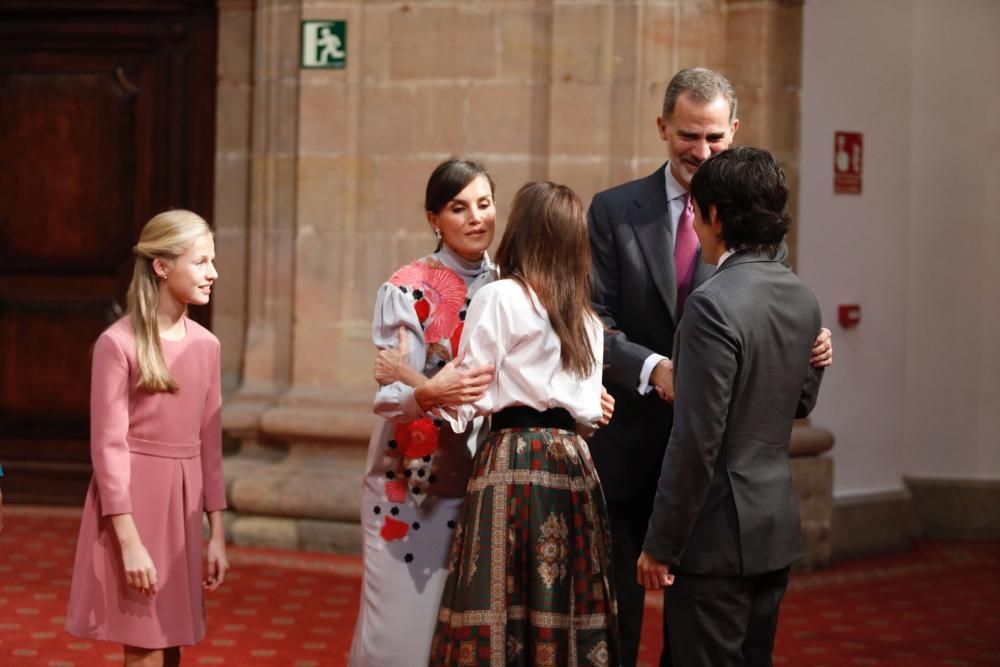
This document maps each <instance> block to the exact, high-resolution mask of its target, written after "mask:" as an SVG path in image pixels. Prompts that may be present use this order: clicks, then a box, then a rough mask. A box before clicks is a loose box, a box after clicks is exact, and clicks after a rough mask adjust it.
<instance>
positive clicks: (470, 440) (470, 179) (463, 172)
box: [349, 160, 496, 667]
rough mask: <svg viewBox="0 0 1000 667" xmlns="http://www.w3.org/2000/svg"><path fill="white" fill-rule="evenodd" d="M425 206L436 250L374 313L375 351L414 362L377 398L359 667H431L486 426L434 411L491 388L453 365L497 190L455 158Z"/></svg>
mask: <svg viewBox="0 0 1000 667" xmlns="http://www.w3.org/2000/svg"><path fill="white" fill-rule="evenodd" d="M425 209H426V212H427V220H428V222H429V223H430V226H431V228H432V230H433V231H434V233H435V235H436V236H437V238H438V241H439V243H438V248H437V250H436V251H435V252H434V253H433V254H431V255H428V256H426V257H423V258H421V259H418V260H417V261H415V262H413V263H411V264H408V265H406V266H404V267H402V268H400V269H399V270H397V271H396V272H395V273H394V274H393V275H392V277H391V278H390V279H389V281H388V282H386V283H385V284H384V285H383V286H382V287H381V288H380V289H379V292H378V297H377V300H376V304H375V318H374V322H373V324H372V338H373V340H374V343H375V345H376V346H377V347H379V348H380V349H386V348H396V350H397V351H398V352H402V353H403V354H404V355H406V358H407V359H406V360H407V361H408V364H402V365H400V367H398V368H396V369H395V372H394V374H393V375H394V377H398V378H399V381H396V382H391V383H389V384H385V385H382V386H380V387H379V389H378V392H377V393H376V395H375V405H374V409H375V413H376V414H377V415H378V416H379V420H378V423H377V425H376V427H375V431H374V433H373V434H372V439H371V442H370V443H369V445H368V459H367V464H366V473H365V479H364V486H363V493H362V501H361V523H362V528H363V531H364V540H363V559H364V578H363V584H362V590H361V608H360V611H359V614H358V621H357V625H356V626H355V630H354V641H353V643H352V646H351V655H350V660H349V664H350V665H351V666H352V667H382V666H388V665H391V666H392V667H406V666H407V665H421V666H422V665H426V664H427V657H428V655H429V653H430V643H431V637H432V635H433V633H434V623H435V620H436V618H437V611H438V605H439V604H440V601H441V590H442V588H443V586H444V582H445V577H446V576H447V571H446V568H447V560H448V553H449V548H450V545H451V540H452V535H453V532H454V527H455V517H456V516H457V514H458V509H459V506H460V505H461V503H462V498H463V496H464V495H465V488H466V483H467V482H468V478H469V474H470V472H471V468H472V457H473V455H474V453H475V449H476V446H477V444H478V442H479V440H480V439H481V438H480V427H481V421H482V420H476V421H475V422H473V423H471V424H470V425H469V427H468V428H467V429H466V430H465V431H464V432H463V433H460V434H456V433H454V432H453V431H452V430H451V429H450V428H449V427H448V425H447V424H443V423H442V422H441V421H440V420H437V419H435V417H434V416H433V415H431V414H430V413H429V412H428V411H429V410H431V409H432V408H434V407H435V406H437V405H440V404H444V403H448V404H454V403H463V402H468V401H471V400H475V399H476V398H478V397H479V396H480V395H481V394H482V392H483V391H484V390H485V388H486V387H487V386H488V385H489V383H490V381H491V380H492V368H489V367H483V368H478V369H473V370H466V371H458V370H456V368H455V365H456V364H455V363H454V361H453V358H454V356H455V353H456V351H457V349H458V341H459V339H460V338H461V335H462V327H463V321H464V318H465V311H466V308H467V307H468V304H469V301H470V300H471V299H472V296H473V294H475V292H476V291H477V290H478V289H479V288H480V287H482V286H483V285H486V284H488V283H490V282H492V281H493V280H494V279H495V277H496V276H495V270H494V267H493V264H492V263H491V262H490V259H489V256H488V255H487V254H486V249H487V248H488V247H489V245H490V243H491V242H492V240H493V232H494V227H495V225H496V208H495V206H494V203H493V181H492V179H491V178H490V176H489V174H488V173H487V172H486V170H485V169H484V168H483V166H482V165H480V164H478V163H476V162H472V161H469V160H448V161H446V162H444V163H442V164H440V165H439V166H438V167H437V168H436V169H435V170H434V172H433V173H432V174H431V176H430V179H429V181H428V183H427V193H426V198H425ZM397 358H398V356H397ZM484 435H485V434H484Z"/></svg>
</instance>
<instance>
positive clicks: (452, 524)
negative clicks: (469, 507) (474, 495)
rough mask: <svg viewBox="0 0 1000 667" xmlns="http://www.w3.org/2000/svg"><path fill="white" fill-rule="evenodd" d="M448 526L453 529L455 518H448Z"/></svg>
mask: <svg viewBox="0 0 1000 667" xmlns="http://www.w3.org/2000/svg"><path fill="white" fill-rule="evenodd" d="M448 527H449V528H451V529H452V530H455V520H454V519H452V520H450V521H449V522H448Z"/></svg>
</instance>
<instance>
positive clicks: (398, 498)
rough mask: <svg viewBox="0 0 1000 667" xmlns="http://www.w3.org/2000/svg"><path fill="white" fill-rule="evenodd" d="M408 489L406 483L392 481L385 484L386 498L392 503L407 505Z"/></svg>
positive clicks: (396, 480)
mask: <svg viewBox="0 0 1000 667" xmlns="http://www.w3.org/2000/svg"><path fill="white" fill-rule="evenodd" d="M408 489H409V487H408V486H406V482H403V481H401V480H398V479H390V480H388V481H387V482H386V483H385V497H386V499H387V500H388V501H389V502H390V503H405V502H406V491H407V490H408Z"/></svg>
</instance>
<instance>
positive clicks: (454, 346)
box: [451, 322, 465, 359]
mask: <svg viewBox="0 0 1000 667" xmlns="http://www.w3.org/2000/svg"><path fill="white" fill-rule="evenodd" d="M464 328H465V322H459V323H458V326H457V327H456V328H455V332H454V333H453V334H451V358H452V359H454V358H456V357H457V356H458V343H459V341H461V340H462V330H463V329H464Z"/></svg>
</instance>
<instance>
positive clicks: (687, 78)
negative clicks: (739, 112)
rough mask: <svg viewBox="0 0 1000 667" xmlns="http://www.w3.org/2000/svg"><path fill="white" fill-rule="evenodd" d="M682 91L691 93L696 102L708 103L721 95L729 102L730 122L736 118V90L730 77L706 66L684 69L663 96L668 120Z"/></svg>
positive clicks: (671, 81)
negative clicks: (730, 81)
mask: <svg viewBox="0 0 1000 667" xmlns="http://www.w3.org/2000/svg"><path fill="white" fill-rule="evenodd" d="M682 93H687V94H688V95H690V96H691V97H692V98H693V99H694V101H695V102H698V103H700V104H708V103H709V102H711V101H712V100H714V99H715V98H716V97H718V96H719V95H722V97H724V98H725V100H726V101H727V102H729V122H730V123H731V122H733V119H734V118H736V104H737V100H736V92H735V91H734V90H733V84H731V83H729V79H727V78H726V77H724V76H723V75H722V74H720V73H718V72H716V71H715V70H710V69H706V68H704V67H692V68H689V69H682V70H681V71H680V72H678V73H677V74H674V78H672V79H671V80H670V84H669V85H667V94H666V95H664V96H663V118H664V120H667V119H669V118H670V116H671V114H673V113H674V107H676V106H677V99H678V98H679V97H680V96H681V94H682Z"/></svg>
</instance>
